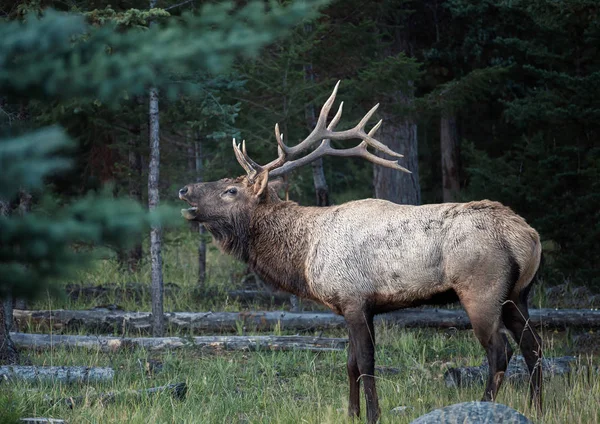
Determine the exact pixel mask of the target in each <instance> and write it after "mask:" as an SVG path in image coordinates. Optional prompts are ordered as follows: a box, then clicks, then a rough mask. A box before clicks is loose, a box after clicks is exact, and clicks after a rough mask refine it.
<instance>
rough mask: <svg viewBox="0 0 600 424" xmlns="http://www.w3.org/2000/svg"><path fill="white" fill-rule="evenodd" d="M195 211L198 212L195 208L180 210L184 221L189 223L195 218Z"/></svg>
mask: <svg viewBox="0 0 600 424" xmlns="http://www.w3.org/2000/svg"><path fill="white" fill-rule="evenodd" d="M197 211H198V208H196V207H191V208H187V209H182V210H181V216H183V217H184V218H185V219H187V220H189V221H191V220H193V219H195V218H196V212H197Z"/></svg>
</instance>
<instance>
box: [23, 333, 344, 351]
mask: <svg viewBox="0 0 600 424" xmlns="http://www.w3.org/2000/svg"><path fill="white" fill-rule="evenodd" d="M12 337H13V340H14V342H15V344H16V345H17V346H19V347H21V348H24V349H49V348H53V347H54V348H56V347H68V348H87V349H99V350H101V351H103V352H116V351H120V350H124V349H133V348H144V349H147V350H151V351H164V350H171V349H179V348H183V347H190V348H191V347H193V348H201V349H209V350H243V351H254V350H310V351H329V350H343V349H344V348H345V346H346V343H347V339H335V338H326V337H302V336H198V337H123V338H121V337H101V336H65V335H49V334H29V333H12Z"/></svg>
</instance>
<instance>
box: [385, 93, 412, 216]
mask: <svg viewBox="0 0 600 424" xmlns="http://www.w3.org/2000/svg"><path fill="white" fill-rule="evenodd" d="M394 97H395V101H396V103H397V104H398V105H410V104H412V102H413V98H414V95H413V94H412V93H401V92H398V93H396V95H395V96H394ZM382 117H383V125H382V127H381V129H380V130H379V132H378V135H379V136H378V137H377V136H376V137H377V139H378V140H379V141H381V142H382V143H383V144H385V145H386V146H388V147H389V148H390V149H392V150H393V151H395V152H398V153H400V154H402V155H404V158H401V159H400V161H401V163H402V166H404V167H405V168H407V169H408V170H409V171H411V172H412V173H411V174H407V173H405V172H401V171H397V170H395V169H390V168H385V167H382V166H379V165H373V186H374V189H375V197H376V198H378V199H385V200H389V201H392V202H394V203H399V204H405V205H419V204H421V187H420V185H419V161H418V159H419V158H418V140H417V124H416V122H415V121H414V120H413V118H412V117H410V116H398V115H395V114H391V113H386V112H383V113H382ZM377 154H378V155H379V156H383V154H381V153H379V152H377ZM388 159H389V158H388Z"/></svg>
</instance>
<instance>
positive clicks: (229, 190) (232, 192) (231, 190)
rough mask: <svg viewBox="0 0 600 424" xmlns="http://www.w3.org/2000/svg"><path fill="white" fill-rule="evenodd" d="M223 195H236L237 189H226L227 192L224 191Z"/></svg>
mask: <svg viewBox="0 0 600 424" xmlns="http://www.w3.org/2000/svg"><path fill="white" fill-rule="evenodd" d="M225 193H229V194H236V193H237V188H235V187H233V188H230V189H227V190H225Z"/></svg>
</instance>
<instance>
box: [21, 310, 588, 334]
mask: <svg viewBox="0 0 600 424" xmlns="http://www.w3.org/2000/svg"><path fill="white" fill-rule="evenodd" d="M14 315H15V321H16V323H17V326H18V328H22V329H27V328H35V329H37V331H52V332H54V333H56V332H60V331H82V330H84V331H87V332H96V333H103V332H104V333H106V332H112V333H123V332H126V331H130V332H138V333H142V332H143V333H148V332H149V331H150V330H151V328H152V314H151V313H149V312H123V311H107V310H89V311H85V310H84V311H79V310H72V311H71V310H60V309H59V310H55V311H20V310H15V312H14ZM530 315H531V321H530V322H531V324H532V325H533V326H535V327H543V328H546V329H550V328H552V329H565V328H586V329H599V328H600V311H594V310H588V309H559V310H556V309H552V308H548V309H531V310H530ZM165 320H166V322H167V325H168V327H169V328H170V329H171V330H173V331H178V332H186V333H187V332H195V333H201V332H227V333H229V332H236V331H239V327H240V325H241V326H242V327H244V328H246V329H248V330H249V331H270V330H272V329H273V328H275V327H278V328H281V329H285V330H290V331H315V330H329V329H336V328H344V327H345V326H346V324H345V321H344V318H343V317H341V316H339V315H335V314H333V313H331V312H285V311H247V312H170V313H166V314H165ZM375 322H385V323H387V324H394V325H397V326H399V327H405V328H426V327H433V328H456V329H468V328H471V323H470V321H469V319H468V317H467V314H466V313H465V311H463V310H461V309H433V308H427V309H412V308H409V309H403V310H400V311H396V312H390V313H386V314H381V315H377V316H376V317H375Z"/></svg>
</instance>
